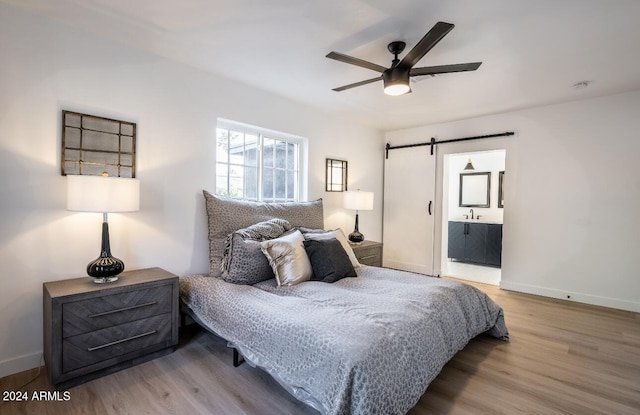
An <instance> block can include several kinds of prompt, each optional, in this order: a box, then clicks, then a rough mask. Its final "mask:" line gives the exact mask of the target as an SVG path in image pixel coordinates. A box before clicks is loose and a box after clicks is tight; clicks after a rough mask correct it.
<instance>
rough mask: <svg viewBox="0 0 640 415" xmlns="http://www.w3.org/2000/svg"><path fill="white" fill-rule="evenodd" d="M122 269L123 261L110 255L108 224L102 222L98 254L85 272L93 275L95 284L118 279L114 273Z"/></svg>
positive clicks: (118, 272)
mask: <svg viewBox="0 0 640 415" xmlns="http://www.w3.org/2000/svg"><path fill="white" fill-rule="evenodd" d="M122 271H124V262H122V260H120V259H118V258H115V257H113V256H111V248H110V246H109V224H108V223H107V222H106V221H104V222H102V249H101V250H100V256H99V257H98V258H96V259H94V260H93V261H91V262H89V264H88V265H87V274H88V275H89V276H90V277H93V282H95V283H96V284H107V283H110V282H114V281H118V277H117V276H116V275H118V274H120V273H121V272H122Z"/></svg>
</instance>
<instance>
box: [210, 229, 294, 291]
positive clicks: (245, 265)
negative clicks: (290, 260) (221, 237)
mask: <svg viewBox="0 0 640 415" xmlns="http://www.w3.org/2000/svg"><path fill="white" fill-rule="evenodd" d="M290 229H291V224H290V223H289V222H288V221H286V220H284V219H277V218H274V219H271V220H268V221H264V222H260V223H256V224H255V225H251V226H249V227H247V228H244V229H240V230H237V231H235V232H233V233H231V234H229V235H228V236H227V239H226V240H225V249H224V255H223V256H222V263H221V274H220V277H221V278H222V279H223V280H225V281H227V282H231V283H234V284H256V283H259V282H260V281H264V280H268V279H271V278H273V277H274V275H273V271H272V270H271V266H270V265H269V261H268V260H267V258H266V257H265V256H264V254H263V253H262V250H261V248H260V242H261V241H265V240H269V239H273V238H277V237H279V236H280V235H282V234H283V233H285V232H286V231H288V230H290Z"/></svg>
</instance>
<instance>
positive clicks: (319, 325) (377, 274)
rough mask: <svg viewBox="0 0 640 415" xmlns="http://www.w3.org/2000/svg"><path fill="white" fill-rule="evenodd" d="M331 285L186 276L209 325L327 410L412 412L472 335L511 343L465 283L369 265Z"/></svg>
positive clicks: (188, 299)
mask: <svg viewBox="0 0 640 415" xmlns="http://www.w3.org/2000/svg"><path fill="white" fill-rule="evenodd" d="M357 273H358V277H357V278H345V279H342V280H340V281H338V282H335V283H333V284H326V283H322V282H304V283H301V284H299V285H295V286H291V287H277V286H276V283H275V280H268V281H264V282H261V283H259V284H256V285H253V286H250V285H235V284H230V283H227V282H224V281H222V280H220V279H217V278H212V277H208V276H201V275H194V276H187V277H182V278H181V280H180V292H181V298H182V300H183V301H184V302H185V303H186V304H187V305H188V306H189V307H190V308H191V310H192V311H193V312H194V313H195V314H196V315H197V316H198V318H199V320H200V321H201V323H204V324H205V325H206V326H208V328H209V329H210V330H212V331H213V332H215V333H217V334H218V335H220V336H221V337H223V338H225V339H227V340H228V341H229V342H230V343H232V344H233V345H234V347H236V348H237V349H238V350H239V351H240V353H242V355H243V356H244V357H245V359H246V360H247V361H249V362H250V363H251V364H253V365H255V366H258V367H260V368H262V369H264V370H265V371H267V372H268V373H269V374H271V375H272V376H273V377H274V378H275V379H276V380H277V381H278V382H280V383H281V384H282V385H283V386H284V387H285V388H286V389H287V390H288V391H289V392H291V393H292V394H293V395H294V396H295V397H297V398H298V399H299V400H301V401H303V402H305V403H307V404H309V405H311V406H312V407H314V408H316V409H318V410H319V411H320V412H321V413H323V414H326V415H342V414H345V415H346V414H352V415H370V414H389V415H390V414H406V412H407V411H408V410H409V409H411V408H412V407H413V406H415V404H416V403H417V402H418V400H419V399H420V397H421V396H422V394H423V393H424V392H425V390H426V388H427V386H428V385H429V383H430V382H431V381H432V380H433V379H434V378H435V377H436V376H437V375H438V373H439V372H440V370H441V369H442V367H443V366H444V365H445V363H447V362H448V361H449V360H450V359H451V358H452V357H453V356H454V355H455V354H456V352H457V351H459V350H460V349H462V348H463V347H464V346H465V345H466V344H467V343H468V342H469V340H471V339H472V338H473V337H475V336H477V335H478V334H480V333H484V332H486V333H488V334H490V335H492V336H494V337H497V338H500V339H503V340H508V332H507V328H506V326H505V322H504V316H503V312H502V309H501V308H500V307H499V306H498V305H496V304H495V303H494V302H493V301H492V300H491V299H490V298H489V297H488V296H487V295H486V294H484V293H483V292H481V291H480V290H478V289H476V288H474V287H472V286H470V285H467V284H463V283H460V282H457V281H451V280H445V279H440V278H433V277H426V276H424V275H418V274H412V273H408V272H403V271H396V270H391V269H386V268H377V267H368V266H362V267H359V268H358V269H357Z"/></svg>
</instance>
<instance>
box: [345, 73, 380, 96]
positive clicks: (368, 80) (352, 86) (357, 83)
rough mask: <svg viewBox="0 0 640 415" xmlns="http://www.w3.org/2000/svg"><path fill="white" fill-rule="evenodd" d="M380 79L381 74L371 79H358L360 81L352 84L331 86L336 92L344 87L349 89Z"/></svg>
mask: <svg viewBox="0 0 640 415" xmlns="http://www.w3.org/2000/svg"><path fill="white" fill-rule="evenodd" d="M381 79H382V76H379V77H377V78H371V79H367V80H366V81H360V82H356V83H353V84H349V85H344V86H340V87H338V88H333V90H334V91H336V92H340V91H344V90H345V89H351V88H355V87H357V86H362V85H366V84H370V83H372V82H375V81H379V80H381Z"/></svg>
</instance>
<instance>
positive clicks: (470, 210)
mask: <svg viewBox="0 0 640 415" xmlns="http://www.w3.org/2000/svg"><path fill="white" fill-rule="evenodd" d="M469 212H471V219H473V209H469Z"/></svg>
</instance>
